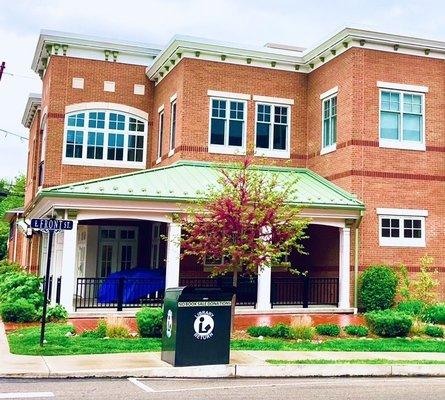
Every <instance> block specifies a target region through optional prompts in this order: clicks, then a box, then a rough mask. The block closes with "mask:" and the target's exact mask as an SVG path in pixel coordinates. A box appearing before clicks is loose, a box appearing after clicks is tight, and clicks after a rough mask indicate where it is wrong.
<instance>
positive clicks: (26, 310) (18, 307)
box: [0, 299, 37, 322]
mask: <svg viewBox="0 0 445 400" xmlns="http://www.w3.org/2000/svg"><path fill="white" fill-rule="evenodd" d="M0 316H1V317H2V320H3V321H4V322H33V321H35V320H36V319H37V313H36V308H35V307H34V304H32V303H30V302H29V301H27V300H25V299H19V300H14V301H6V302H4V303H2V304H1V305H0Z"/></svg>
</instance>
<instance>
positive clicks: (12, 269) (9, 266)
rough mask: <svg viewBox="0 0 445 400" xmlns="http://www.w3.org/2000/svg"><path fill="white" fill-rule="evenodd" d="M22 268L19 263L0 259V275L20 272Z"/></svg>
mask: <svg viewBox="0 0 445 400" xmlns="http://www.w3.org/2000/svg"><path fill="white" fill-rule="evenodd" d="M22 271H23V269H22V267H21V266H20V265H19V264H14V263H10V262H9V261H6V260H2V261H0V275H5V274H10V273H17V272H22Z"/></svg>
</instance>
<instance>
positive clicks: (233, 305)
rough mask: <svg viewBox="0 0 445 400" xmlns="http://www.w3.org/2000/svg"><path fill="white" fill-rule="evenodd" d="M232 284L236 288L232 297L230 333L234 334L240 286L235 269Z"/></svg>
mask: <svg viewBox="0 0 445 400" xmlns="http://www.w3.org/2000/svg"><path fill="white" fill-rule="evenodd" d="M232 286H233V287H234V288H235V294H234V296H233V298H232V318H231V323H230V335H232V334H233V331H234V327H235V306H236V289H237V287H238V271H236V270H235V271H233V280H232Z"/></svg>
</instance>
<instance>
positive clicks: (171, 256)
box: [165, 222, 181, 289]
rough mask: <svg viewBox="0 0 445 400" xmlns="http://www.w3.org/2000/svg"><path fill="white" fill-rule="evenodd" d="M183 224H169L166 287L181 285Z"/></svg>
mask: <svg viewBox="0 0 445 400" xmlns="http://www.w3.org/2000/svg"><path fill="white" fill-rule="evenodd" d="M180 239H181V226H180V225H179V224H176V223H173V222H171V223H170V224H169V226H168V242H167V262H166V268H165V288H166V289H167V288H172V287H178V286H179V266H180V260H181V244H180Z"/></svg>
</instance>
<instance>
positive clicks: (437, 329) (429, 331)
mask: <svg viewBox="0 0 445 400" xmlns="http://www.w3.org/2000/svg"><path fill="white" fill-rule="evenodd" d="M425 334H426V335H428V336H432V337H443V328H442V327H441V326H437V325H427V326H426V327H425Z"/></svg>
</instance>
